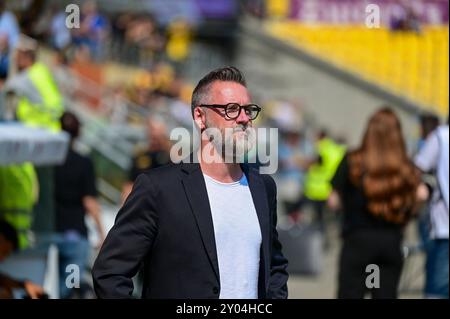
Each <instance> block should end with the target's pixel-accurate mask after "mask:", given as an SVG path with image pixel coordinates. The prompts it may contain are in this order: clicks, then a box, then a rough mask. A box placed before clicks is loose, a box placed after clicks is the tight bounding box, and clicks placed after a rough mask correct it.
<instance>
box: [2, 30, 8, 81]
mask: <svg viewBox="0 0 450 319" xmlns="http://www.w3.org/2000/svg"><path fill="white" fill-rule="evenodd" d="M9 61H10V53H9V44H8V36H7V35H6V34H5V33H1V32H0V89H1V87H2V86H3V83H4V81H5V80H6V79H7V78H8V72H9Z"/></svg>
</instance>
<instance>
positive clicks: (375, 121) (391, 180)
mask: <svg viewBox="0 0 450 319" xmlns="http://www.w3.org/2000/svg"><path fill="white" fill-rule="evenodd" d="M332 185H333V189H334V191H333V193H332V195H331V196H330V199H329V205H330V206H331V207H332V208H333V207H335V206H336V202H338V201H339V202H340V203H341V206H342V210H343V213H344V217H343V228H342V237H343V246H342V251H341V255H340V261H339V268H340V269H339V276H338V286H339V287H338V298H363V297H364V295H365V293H366V292H368V290H369V289H370V288H372V289H370V291H371V292H372V297H373V298H396V297H397V287H398V283H399V279H400V274H401V270H402V266H403V255H402V249H401V247H402V238H403V236H402V234H403V229H404V227H405V225H406V224H407V223H408V221H409V220H410V219H411V218H412V217H413V216H414V213H415V210H416V207H417V204H418V202H419V197H421V198H420V200H423V199H425V197H426V194H425V193H423V192H424V189H422V186H421V183H420V173H419V171H418V170H417V169H416V167H415V166H414V164H413V162H412V161H410V160H409V158H408V155H407V151H406V146H405V141H404V139H403V136H402V130H401V125H400V121H399V119H398V118H397V116H396V115H395V113H394V112H393V111H392V110H391V109H390V108H388V107H384V108H382V109H380V110H378V111H377V112H376V113H375V114H373V115H372V117H371V118H370V120H369V122H368V125H367V129H366V132H365V134H364V137H363V141H362V144H361V145H360V147H359V148H357V149H355V150H353V151H351V152H349V153H348V154H347V155H346V156H345V158H344V159H343V161H342V162H341V164H340V166H339V168H338V170H337V172H336V174H335V176H334V178H333V180H332ZM369 265H371V266H369ZM374 265H375V266H374ZM377 267H378V268H377ZM374 269H375V270H374ZM377 269H379V278H376V275H377V274H376V273H375V272H374V271H377ZM366 271H368V272H366ZM371 273H373V274H374V275H375V276H374V277H373V278H370V279H373V280H369V283H370V284H371V285H373V287H372V286H370V285H369V286H370V287H367V283H366V279H367V277H368V276H369V274H371Z"/></svg>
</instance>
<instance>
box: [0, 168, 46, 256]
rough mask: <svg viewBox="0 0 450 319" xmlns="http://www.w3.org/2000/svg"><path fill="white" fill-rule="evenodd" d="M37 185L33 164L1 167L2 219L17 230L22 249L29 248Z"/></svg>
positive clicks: (0, 197)
mask: <svg viewBox="0 0 450 319" xmlns="http://www.w3.org/2000/svg"><path fill="white" fill-rule="evenodd" d="M37 183H38V182H37V176H36V172H35V170H34V167H33V165H32V164H31V163H24V164H19V165H8V166H0V218H3V219H4V220H6V221H7V222H9V223H10V224H11V225H12V226H13V227H14V228H15V229H16V231H17V235H18V238H19V248H20V249H23V248H26V247H27V246H28V231H29V230H30V228H31V223H32V220H33V219H32V209H33V204H34V202H35V199H36V198H37V188H38V187H37Z"/></svg>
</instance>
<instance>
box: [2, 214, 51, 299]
mask: <svg viewBox="0 0 450 319" xmlns="http://www.w3.org/2000/svg"><path fill="white" fill-rule="evenodd" d="M18 248H19V240H18V237H17V233H16V230H15V229H14V227H12V226H11V225H10V224H9V223H8V222H6V221H4V220H1V219H0V262H2V261H4V260H5V259H6V258H7V257H8V256H9V255H11V254H12V253H13V252H14V251H15V250H17V249H18ZM13 289H24V290H25V292H26V293H27V295H28V296H29V297H30V298H32V299H37V298H40V297H42V296H43V295H44V294H45V293H44V289H43V288H42V287H41V286H39V285H36V284H34V283H33V282H31V281H29V280H25V281H20V280H17V279H13V278H11V277H9V276H7V275H3V274H1V273H0V299H12V298H13V297H14V295H13Z"/></svg>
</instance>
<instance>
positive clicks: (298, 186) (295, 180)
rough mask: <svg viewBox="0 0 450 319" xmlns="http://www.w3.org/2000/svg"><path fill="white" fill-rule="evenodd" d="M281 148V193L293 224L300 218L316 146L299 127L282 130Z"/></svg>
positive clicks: (279, 177) (278, 178)
mask: <svg viewBox="0 0 450 319" xmlns="http://www.w3.org/2000/svg"><path fill="white" fill-rule="evenodd" d="M281 137H282V139H281V141H280V148H279V154H278V155H279V163H280V167H279V173H278V176H277V180H278V181H279V187H280V190H279V193H280V196H281V198H282V201H283V204H284V207H285V210H286V213H287V214H288V215H289V216H290V217H291V219H292V221H293V222H297V221H298V218H299V217H300V215H299V214H300V212H299V209H300V205H301V199H302V197H303V190H304V189H303V186H304V182H305V173H306V170H307V168H308V167H309V165H310V164H311V160H312V158H313V155H314V146H313V144H312V143H310V142H309V141H308V140H307V139H306V137H305V134H304V132H301V131H300V128H299V127H298V128H297V127H291V128H288V127H284V128H281Z"/></svg>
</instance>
